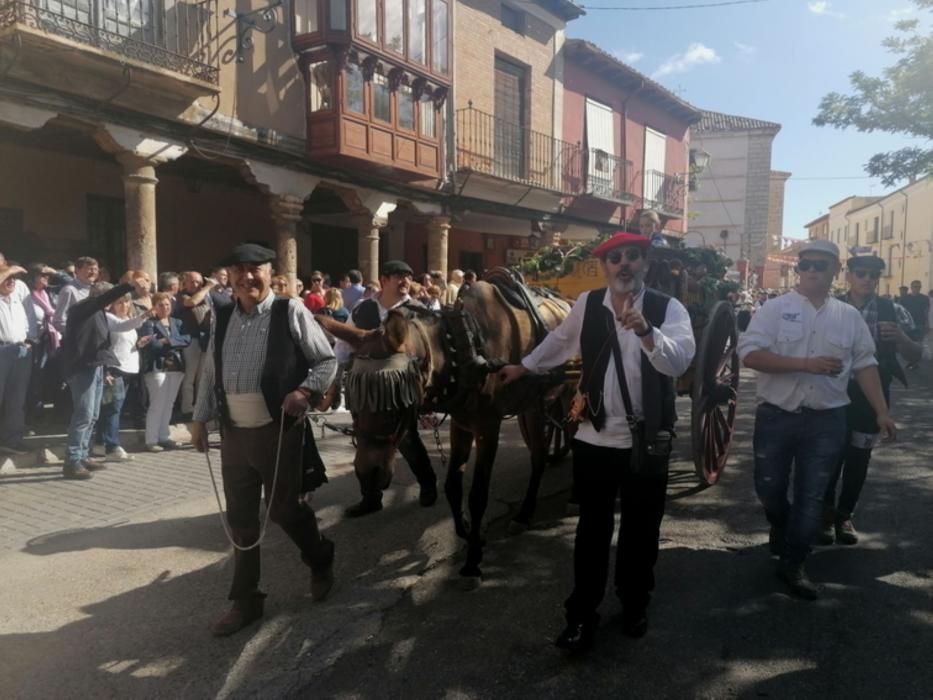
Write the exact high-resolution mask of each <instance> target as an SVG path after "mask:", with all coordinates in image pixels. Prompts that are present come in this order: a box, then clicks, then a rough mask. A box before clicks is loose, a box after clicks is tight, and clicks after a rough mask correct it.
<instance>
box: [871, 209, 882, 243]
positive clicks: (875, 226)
mask: <svg viewBox="0 0 933 700" xmlns="http://www.w3.org/2000/svg"><path fill="white" fill-rule="evenodd" d="M880 226H881V219H880V218H879V217H877V216H876V217H875V219H874V221H873V222H872V226H871V238H870V239H869V243H877V242H878V229H879V227H880Z"/></svg>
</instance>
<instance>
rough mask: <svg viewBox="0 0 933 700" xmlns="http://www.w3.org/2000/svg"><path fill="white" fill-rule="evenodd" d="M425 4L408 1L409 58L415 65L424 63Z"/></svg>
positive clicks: (417, 1)
mask: <svg viewBox="0 0 933 700" xmlns="http://www.w3.org/2000/svg"><path fill="white" fill-rule="evenodd" d="M425 2H426V0H408V58H409V60H411V61H414V62H415V63H424V45H425V36H424V35H425V29H426V26H425Z"/></svg>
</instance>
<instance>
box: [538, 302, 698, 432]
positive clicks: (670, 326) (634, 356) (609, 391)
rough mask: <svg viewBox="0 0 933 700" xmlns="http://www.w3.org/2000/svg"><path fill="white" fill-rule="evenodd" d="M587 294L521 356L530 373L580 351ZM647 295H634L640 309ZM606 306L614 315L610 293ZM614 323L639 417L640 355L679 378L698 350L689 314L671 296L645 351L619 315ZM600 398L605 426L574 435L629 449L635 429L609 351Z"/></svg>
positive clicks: (583, 428) (585, 425)
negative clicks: (650, 348) (662, 320)
mask: <svg viewBox="0 0 933 700" xmlns="http://www.w3.org/2000/svg"><path fill="white" fill-rule="evenodd" d="M589 294H590V292H584V293H583V294H581V295H580V298H579V299H577V301H576V303H575V304H574V305H573V309H572V310H571V311H570V315H569V316H568V317H567V318H565V319H564V321H563V323H561V324H560V325H559V326H558V327H557V328H555V329H554V330H553V331H551V332H550V333H549V334H548V336H547V337H546V338H545V339H544V342H542V343H541V344H540V345H539V346H538V347H536V348H535V349H534V350H533V351H532V352H531V354H530V355H528V356H527V357H526V358H525V359H523V360H522V365H524V366H525V368H527V369H528V370H529V371H531V372H542V371H546V370H549V369H552V368H554V367H558V366H560V365H562V364H564V363H565V362H567V361H568V360H570V359H572V358H574V357H578V356H579V355H580V333H581V331H582V330H583V316H584V314H585V312H586V299H587V297H588V296H589ZM644 296H645V293H644V291H642V292H640V293H639V294H638V296H637V297H635V301H634V307H635V308H636V309H638V310H639V311H641V308H642V301H643V300H644ZM603 306H605V307H606V308H608V309H609V311H610V312H611V313H612V316H613V318H615V310H614V309H613V308H612V298H611V295H610V294H609V293H607V294H606V298H605V300H604V301H603ZM615 326H616V335H617V336H618V338H619V346H620V348H621V350H622V364H623V365H624V367H625V381H626V384H627V385H628V392H629V395H630V396H631V399H632V411H633V412H634V413H635V416H636V417H637V418H641V417H643V411H642V388H641V386H642V384H641V355H642V353H644V354H645V355H647V356H648V360H649V361H650V362H651V365H652V366H653V367H654V368H655V369H656V370H657V371H658V372H660V373H661V374H666V375H667V376H669V377H679V376H680V375H682V374H683V373H684V372H686V371H687V368H688V367H689V366H690V362H691V361H692V360H693V355H694V353H695V352H696V342H695V341H694V339H693V328H692V326H691V324H690V316H689V314H688V313H687V310H686V309H685V308H684V306H683V304H681V303H680V302H679V301H677V300H676V299H671V300H670V301H669V302H668V304H667V312H666V314H665V316H664V323H663V324H661V327H660V328H655V329H654V330H652V332H651V337H652V338H653V340H654V350H652V351H651V352H648V351H647V350H645V347H644V345H643V344H642V340H641V338H639V337H638V336H636V335H635V331H632V330H624V329H623V328H622V324H621V323H620V322H619V321H618V319H617V320H616V321H615ZM602 399H603V401H604V402H605V411H606V424H605V425H604V426H603V429H602V430H599V431H597V430H596V429H595V428H594V427H593V424H592V423H591V422H590V421H584V422H583V423H582V424H581V425H580V428H579V430H577V435H576V439H577V440H580V441H582V442H587V443H589V444H591V445H598V446H601V447H615V448H619V449H624V448H627V447H631V446H632V433H631V430H630V429H629V426H628V421H627V420H626V417H625V402H624V401H623V400H622V391H621V390H620V389H619V379H618V375H617V374H616V365H615V360H614V358H613V357H612V354H611V351H610V355H609V366H608V367H607V368H606V377H605V379H604V381H603V394H602Z"/></svg>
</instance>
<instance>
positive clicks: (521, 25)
mask: <svg viewBox="0 0 933 700" xmlns="http://www.w3.org/2000/svg"><path fill="white" fill-rule="evenodd" d="M499 19H500V20H501V21H502V26H504V27H506V28H508V29H511V30H512V31H513V32H518V33H519V34H523V33H524V31H525V15H524V13H522V12H521V11H520V10H516V9H515V8H514V7H509V6H508V5H506V4H504V3H503V4H502V8H501V10H500V12H499Z"/></svg>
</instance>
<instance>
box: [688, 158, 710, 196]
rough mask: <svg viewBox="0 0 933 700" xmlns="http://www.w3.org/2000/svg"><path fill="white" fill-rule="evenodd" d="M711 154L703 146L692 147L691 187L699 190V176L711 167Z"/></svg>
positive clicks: (691, 189)
mask: <svg viewBox="0 0 933 700" xmlns="http://www.w3.org/2000/svg"><path fill="white" fill-rule="evenodd" d="M709 161H710V155H709V153H707V152H706V151H704V150H703V149H702V148H691V149H690V178H689V189H690V191H691V192H696V191H697V178H698V177H700V175H701V174H702V172H703V171H704V170H706V169H707V168H708V167H709Z"/></svg>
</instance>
